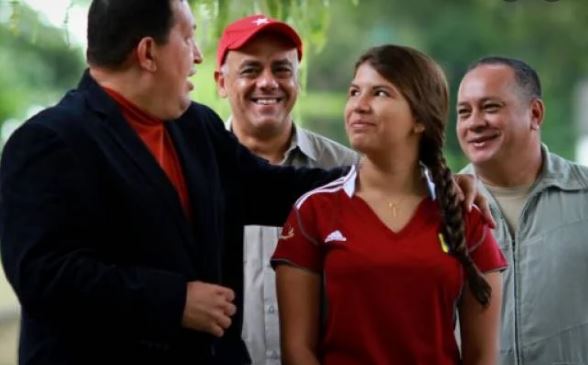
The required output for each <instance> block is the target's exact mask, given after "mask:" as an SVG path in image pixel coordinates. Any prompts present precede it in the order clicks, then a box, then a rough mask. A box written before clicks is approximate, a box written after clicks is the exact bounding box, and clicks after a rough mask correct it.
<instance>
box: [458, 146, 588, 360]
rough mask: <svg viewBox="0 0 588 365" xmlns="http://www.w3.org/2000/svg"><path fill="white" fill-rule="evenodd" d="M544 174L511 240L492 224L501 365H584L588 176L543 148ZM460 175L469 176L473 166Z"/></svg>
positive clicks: (587, 349)
mask: <svg viewBox="0 0 588 365" xmlns="http://www.w3.org/2000/svg"><path fill="white" fill-rule="evenodd" d="M542 154H543V161H544V163H543V168H542V171H541V173H540V176H539V177H538V179H537V181H536V182H535V183H534V184H533V186H532V187H531V190H530V193H529V195H528V198H527V200H526V202H525V204H524V206H523V208H522V211H521V214H520V217H519V222H518V228H517V229H516V231H515V233H514V235H511V234H510V232H509V230H508V226H507V223H506V220H505V219H504V216H503V214H502V211H501V209H500V207H499V205H498V203H497V201H496V199H494V197H493V196H492V194H491V193H490V192H489V191H488V189H487V188H486V187H485V186H484V185H483V184H482V183H481V181H479V189H480V191H481V192H482V193H484V194H485V195H486V196H487V197H488V198H489V201H490V209H491V211H492V214H493V216H494V218H495V219H496V221H497V228H496V229H495V230H494V234H495V236H496V239H497V241H498V242H499V244H500V246H501V248H502V250H503V252H504V254H505V256H506V258H507V260H508V264H509V267H508V268H507V270H506V271H505V272H504V276H503V279H504V287H503V307H502V329H501V339H500V363H501V364H503V365H531V364H532V365H556V364H557V365H580V364H582V365H588V168H587V167H586V166H581V165H578V164H575V163H573V162H570V161H568V160H565V159H563V158H561V157H559V156H557V155H555V154H553V153H550V152H549V151H548V149H547V147H546V146H543V147H542ZM462 172H468V173H474V169H473V166H472V165H468V166H466V168H465V169H464V170H462Z"/></svg>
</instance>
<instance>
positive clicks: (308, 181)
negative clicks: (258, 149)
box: [208, 111, 349, 226]
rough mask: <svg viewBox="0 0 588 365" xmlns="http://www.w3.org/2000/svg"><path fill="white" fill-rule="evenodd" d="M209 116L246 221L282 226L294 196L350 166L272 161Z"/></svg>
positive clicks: (338, 176) (340, 173)
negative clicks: (230, 169)
mask: <svg viewBox="0 0 588 365" xmlns="http://www.w3.org/2000/svg"><path fill="white" fill-rule="evenodd" d="M211 119H212V120H211ZM208 120H209V121H210V122H211V125H212V126H213V128H214V135H215V139H216V144H217V151H220V152H219V153H220V155H222V156H223V158H228V160H225V161H224V163H226V164H228V165H230V166H232V168H234V169H235V174H234V179H235V180H236V181H235V182H234V183H235V184H236V186H237V188H236V189H237V191H238V195H239V201H240V202H242V207H241V210H240V211H241V212H242V223H243V224H245V225H247V224H255V225H268V226H282V225H283V224H284V222H285V221H286V218H287V217H288V213H289V212H290V209H291V208H292V205H293V204H294V202H295V201H296V199H298V198H299V197H300V196H301V195H302V194H304V193H306V192H307V191H309V190H312V189H313V188H316V187H318V186H321V185H324V184H326V183H329V182H331V181H333V180H335V179H337V178H340V177H341V176H343V175H344V174H345V172H347V171H348V170H349V167H341V168H334V169H331V170H324V169H319V168H304V167H299V168H296V167H291V166H275V165H271V164H269V163H268V162H267V161H266V160H264V159H262V158H260V157H258V156H256V155H254V154H253V153H251V152H250V151H249V150H248V149H247V148H246V147H245V146H243V145H241V144H240V143H239V141H238V140H237V139H236V138H235V136H234V135H232V134H231V133H230V132H228V131H227V130H226V129H225V128H224V125H223V124H222V121H220V120H219V119H218V116H216V114H215V113H214V112H213V111H210V115H209V117H208Z"/></svg>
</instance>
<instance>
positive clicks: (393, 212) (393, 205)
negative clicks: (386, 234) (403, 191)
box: [387, 199, 404, 218]
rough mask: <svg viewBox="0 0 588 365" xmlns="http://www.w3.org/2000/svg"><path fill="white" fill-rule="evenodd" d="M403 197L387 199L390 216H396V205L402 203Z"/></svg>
mask: <svg viewBox="0 0 588 365" xmlns="http://www.w3.org/2000/svg"><path fill="white" fill-rule="evenodd" d="M403 200H404V199H400V200H398V201H397V202H393V201H392V200H388V204H387V205H388V209H390V210H391V211H392V217H394V218H396V217H398V206H399V205H400V203H402V201H403Z"/></svg>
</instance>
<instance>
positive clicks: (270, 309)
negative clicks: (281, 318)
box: [267, 305, 276, 314]
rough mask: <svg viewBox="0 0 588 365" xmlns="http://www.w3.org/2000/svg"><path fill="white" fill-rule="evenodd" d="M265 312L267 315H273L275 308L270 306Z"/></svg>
mask: <svg viewBox="0 0 588 365" xmlns="http://www.w3.org/2000/svg"><path fill="white" fill-rule="evenodd" d="M267 311H268V313H270V314H274V313H276V307H274V306H273V305H270V306H269V307H268V308H267Z"/></svg>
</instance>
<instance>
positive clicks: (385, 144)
mask: <svg viewBox="0 0 588 365" xmlns="http://www.w3.org/2000/svg"><path fill="white" fill-rule="evenodd" d="M345 129H346V131H347V136H348V137H349V142H350V144H351V146H353V148H354V149H356V150H357V151H359V152H362V153H364V154H366V155H370V154H373V153H385V154H386V153H388V154H389V153H390V149H391V148H395V150H396V151H398V149H399V148H400V149H402V148H410V149H412V150H416V148H417V146H418V142H419V140H420V134H421V133H422V131H423V130H424V128H423V127H422V125H420V124H419V123H417V122H416V121H415V119H414V116H413V113H412V111H411V108H410V105H409V103H408V101H407V100H406V98H405V97H404V96H403V95H402V93H401V92H400V90H399V89H398V88H397V87H396V85H394V84H393V83H391V82H390V81H388V80H387V79H386V78H384V77H383V76H382V75H380V74H379V73H378V72H377V71H376V70H375V69H374V68H373V67H372V66H371V65H370V64H369V62H364V63H363V64H361V65H360V66H359V67H358V68H357V71H356V73H355V77H354V78H353V80H352V82H351V86H350V87H349V93H348V99H347V104H346V106H345Z"/></svg>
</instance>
